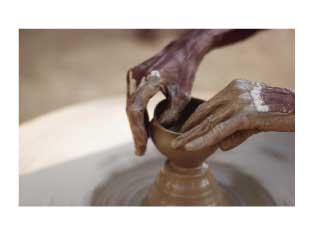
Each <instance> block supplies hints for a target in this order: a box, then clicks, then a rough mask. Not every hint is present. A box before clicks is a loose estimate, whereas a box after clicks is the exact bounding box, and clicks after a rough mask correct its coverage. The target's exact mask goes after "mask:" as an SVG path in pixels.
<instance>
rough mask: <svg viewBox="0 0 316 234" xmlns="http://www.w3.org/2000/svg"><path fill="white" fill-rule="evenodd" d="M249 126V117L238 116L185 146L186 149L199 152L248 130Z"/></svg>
mask: <svg viewBox="0 0 316 234" xmlns="http://www.w3.org/2000/svg"><path fill="white" fill-rule="evenodd" d="M247 124H248V118H247V116H240V115H236V116H234V117H232V118H230V119H228V120H226V121H224V122H221V123H219V124H217V125H216V126H215V127H214V128H212V129H211V130H210V131H208V132H207V133H206V134H205V135H203V136H200V137H198V138H196V139H194V140H193V141H191V142H189V143H187V144H186V145H185V149H186V150H189V151H195V150H199V149H201V148H204V147H209V146H212V145H215V144H217V143H218V142H220V141H222V140H223V139H225V138H226V137H228V136H230V135H232V134H233V133H235V132H236V131H239V130H244V129H246V127H247Z"/></svg>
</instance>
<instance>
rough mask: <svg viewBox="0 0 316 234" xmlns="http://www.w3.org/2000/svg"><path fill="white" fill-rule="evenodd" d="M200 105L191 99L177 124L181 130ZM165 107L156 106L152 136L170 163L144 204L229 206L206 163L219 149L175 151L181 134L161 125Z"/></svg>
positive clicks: (180, 149)
mask: <svg viewBox="0 0 316 234" xmlns="http://www.w3.org/2000/svg"><path fill="white" fill-rule="evenodd" d="M201 103H203V101H202V100H199V99H195V98H192V100H191V101H190V103H189V104H188V105H187V107H186V108H185V110H184V111H183V114H182V115H181V117H180V118H179V120H178V121H177V123H176V126H177V128H178V129H180V128H181V125H182V124H183V123H184V122H185V121H186V119H187V118H188V117H189V116H190V114H191V113H192V112H193V111H194V110H195V109H196V108H197V107H198V105H199V104H201ZM166 107H167V103H166V101H162V102H160V103H159V104H158V105H157V107H156V109H155V113H154V119H153V120H152V122H151V126H150V135H151V138H152V140H153V142H154V144H155V145H156V147H157V148H158V150H159V151H160V152H161V153H162V154H163V155H164V156H166V157H167V161H166V163H165V165H164V166H163V168H162V169H161V170H160V173H159V175H158V176H157V178H156V180H155V182H154V184H153V185H152V187H151V188H150V190H149V192H148V194H147V197H146V199H145V201H144V204H145V205H170V206H173V205H177V206H179V205H180V206H181V205H228V204H229V201H228V200H227V199H226V198H225V196H224V193H223V192H222V191H221V189H220V188H219V187H218V186H217V184H216V181H215V180H214V177H213V176H212V173H211V171H210V169H209V168H208V165H207V164H206V163H204V161H205V160H206V158H207V157H209V156H210V155H211V154H212V153H213V152H214V151H215V150H216V149H217V146H213V147H206V148H204V149H201V150H198V151H196V152H190V151H187V150H185V149H184V148H178V149H174V148H173V147H172V146H171V141H172V140H173V139H175V138H176V137H177V136H178V135H179V133H178V132H175V131H172V130H170V129H167V128H165V127H164V126H162V125H161V124H160V123H159V121H158V119H159V116H160V114H161V113H163V111H164V110H165V108H166ZM175 130H176V129H175Z"/></svg>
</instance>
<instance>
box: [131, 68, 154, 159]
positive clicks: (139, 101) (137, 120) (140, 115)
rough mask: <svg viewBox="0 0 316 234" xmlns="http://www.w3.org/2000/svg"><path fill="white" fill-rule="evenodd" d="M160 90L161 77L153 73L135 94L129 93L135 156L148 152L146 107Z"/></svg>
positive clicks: (143, 81)
mask: <svg viewBox="0 0 316 234" xmlns="http://www.w3.org/2000/svg"><path fill="white" fill-rule="evenodd" d="M159 88H160V77H159V76H158V75H157V74H154V73H152V74H151V75H149V76H148V77H146V79H143V80H142V82H141V83H140V85H139V86H138V87H137V89H136V90H135V92H134V93H128V95H127V104H126V112H127V116H128V120H129V124H130V127H131V130H132V134H133V138H134V143H135V154H137V155H143V154H144V153H145V151H146V145H147V139H148V134H147V130H146V123H145V113H146V106H147V104H148V102H149V100H150V98H151V97H152V96H154V95H155V94H156V93H157V92H158V91H159Z"/></svg>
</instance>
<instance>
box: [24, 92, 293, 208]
mask: <svg viewBox="0 0 316 234" xmlns="http://www.w3.org/2000/svg"><path fill="white" fill-rule="evenodd" d="M124 105H125V98H124V97H117V98H112V99H109V98H107V99H100V100H96V101H92V102H87V103H83V104H79V105H75V106H71V107H67V108H65V109H62V110H57V111H55V112H52V113H49V114H47V115H44V116H42V117H39V118H36V119H34V120H32V121H29V122H27V123H25V124H23V125H22V126H20V205H66V206H69V205H76V206H89V205H105V206H106V205H112V206H113V205H115V206H116V205H119V206H122V205H123V206H138V205H141V204H142V200H143V199H144V197H145V194H146V192H147V190H148V188H149V186H150V185H151V183H152V182H153V180H154V178H155V176H156V175H157V174H158V172H159V169H160V167H161V166H162V164H163V163H164V157H163V156H161V154H160V153H159V152H158V150H157V149H155V147H154V146H153V144H152V143H151V142H149V145H148V151H147V153H146V155H145V156H144V157H136V156H134V154H133V150H134V149H133V143H132V137H131V133H130V130H129V127H128V122H127V118H126V116H125V108H124ZM153 105H154V104H153ZM294 142H295V141H294V134H293V133H262V134H258V135H256V136H254V137H252V138H250V139H249V140H247V141H246V142H245V143H244V144H242V145H241V146H239V147H238V148H236V149H234V150H231V151H229V152H221V151H220V150H218V151H216V152H215V154H214V155H213V156H211V157H210V159H209V160H208V163H209V165H210V167H211V169H212V172H213V174H214V176H215V178H216V180H217V182H218V184H219V185H220V186H221V187H222V189H223V190H224V191H225V192H226V193H227V194H229V196H230V199H231V200H232V201H234V205H294V204H295V197H294V194H295V183H294V178H295V177H294V170H295V167H294Z"/></svg>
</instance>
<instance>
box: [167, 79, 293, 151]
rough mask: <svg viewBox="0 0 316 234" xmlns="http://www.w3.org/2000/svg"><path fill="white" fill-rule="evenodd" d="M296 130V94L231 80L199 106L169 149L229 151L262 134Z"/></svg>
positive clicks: (244, 81)
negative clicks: (212, 148)
mask: <svg viewBox="0 0 316 234" xmlns="http://www.w3.org/2000/svg"><path fill="white" fill-rule="evenodd" d="M294 129H295V93H294V92H292V91H291V90H288V89H283V88H276V87H269V86H267V85H265V84H263V83H257V82H253V81H248V80H234V81H232V82H231V83H230V84H229V85H228V86H227V87H226V88H224V89H223V90H222V91H221V92H219V93H218V94H217V95H216V96H215V97H213V98H211V99H210V100H209V101H207V102H205V103H203V104H201V105H200V106H199V107H198V108H197V109H196V111H195V112H194V113H193V114H192V115H191V116H190V118H189V119H188V120H187V121H186V122H185V124H184V125H183V127H182V132H184V133H183V134H181V135H180V136H179V137H177V138H176V139H175V140H174V141H173V142H172V145H173V147H174V148H178V147H180V146H184V147H185V148H186V149H187V150H190V151H195V150H198V149H201V148H204V147H210V146H213V145H215V144H218V145H219V147H220V148H221V149H222V150H230V149H232V148H234V147H236V146H238V145H239V144H241V143H242V142H244V141H245V140H246V139H247V138H248V137H250V136H251V135H253V134H255V133H258V132H262V131H278V132H292V131H294Z"/></svg>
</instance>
